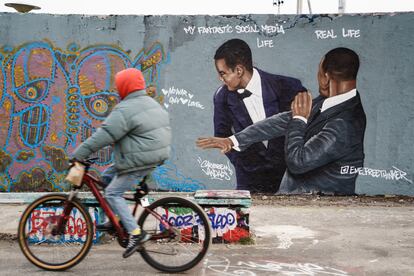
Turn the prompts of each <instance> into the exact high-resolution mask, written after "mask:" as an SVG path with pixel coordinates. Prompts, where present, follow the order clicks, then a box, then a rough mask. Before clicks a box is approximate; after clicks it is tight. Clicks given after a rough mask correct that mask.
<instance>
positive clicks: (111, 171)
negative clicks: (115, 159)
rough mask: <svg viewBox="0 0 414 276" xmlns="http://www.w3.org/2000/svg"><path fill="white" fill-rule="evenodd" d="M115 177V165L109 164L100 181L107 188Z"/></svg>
mask: <svg viewBox="0 0 414 276" xmlns="http://www.w3.org/2000/svg"><path fill="white" fill-rule="evenodd" d="M115 175H116V169H115V165H114V164H111V165H110V166H109V167H108V168H106V169H105V170H104V171H103V172H102V175H101V180H102V182H103V184H105V187H104V188H106V187H108V185H109V183H111V181H112V179H114V177H115Z"/></svg>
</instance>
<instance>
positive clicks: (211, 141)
mask: <svg viewBox="0 0 414 276" xmlns="http://www.w3.org/2000/svg"><path fill="white" fill-rule="evenodd" d="M196 145H197V147H199V148H202V149H220V151H221V152H222V153H227V152H229V151H231V149H232V147H233V142H232V141H231V140H230V138H219V137H207V138H203V137H200V138H198V139H197V141H196Z"/></svg>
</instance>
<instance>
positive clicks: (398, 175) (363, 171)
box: [341, 166, 413, 184]
mask: <svg viewBox="0 0 414 276" xmlns="http://www.w3.org/2000/svg"><path fill="white" fill-rule="evenodd" d="M341 174H358V175H366V176H371V177H375V178H383V179H386V180H397V181H398V180H405V181H407V182H409V183H411V184H412V183H413V182H412V180H410V179H408V178H407V177H406V176H407V173H406V172H404V171H402V170H400V169H399V168H397V167H394V166H393V169H391V170H389V171H388V170H380V169H371V168H366V167H354V166H342V167H341Z"/></svg>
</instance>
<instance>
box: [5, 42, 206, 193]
mask: <svg viewBox="0 0 414 276" xmlns="http://www.w3.org/2000/svg"><path fill="white" fill-rule="evenodd" d="M0 58H1V63H0V65H1V70H0V72H1V75H0V79H1V82H0V93H1V94H0V132H1V133H0V134H1V135H0V146H1V147H0V191H10V192H15V191H18V192H23V191H30V192H34V191H36V192H41V191H62V190H66V189H67V188H68V187H65V186H62V185H64V184H63V181H62V179H63V178H64V176H65V173H66V169H67V163H68V159H69V156H70V153H71V152H72V151H73V150H74V149H75V148H76V146H77V145H78V144H80V143H81V142H83V141H85V140H86V139H87V138H88V137H89V136H90V135H91V134H92V133H93V132H94V130H95V129H96V128H97V127H98V126H99V125H100V124H101V122H102V121H103V120H104V119H105V117H106V116H107V115H108V114H109V113H110V111H111V110H112V108H113V107H114V106H115V105H116V104H117V103H118V102H119V98H118V94H117V93H116V90H115V85H114V75H115V74H116V73H117V72H118V71H120V70H123V69H125V68H128V67H135V68H137V69H140V70H141V71H142V72H143V73H144V76H145V79H146V82H147V84H148V86H150V87H151V88H153V89H150V90H148V91H149V94H150V95H151V96H152V97H153V98H155V99H156V100H158V101H159V102H160V103H161V104H162V103H163V99H164V96H163V95H162V94H161V95H160V94H159V93H157V89H156V86H157V82H158V79H159V75H160V70H161V67H162V65H163V64H164V63H166V61H167V55H166V54H165V52H164V49H163V46H162V45H161V44H160V43H158V42H157V43H154V44H153V45H152V46H151V47H150V48H149V49H142V50H141V51H140V52H139V53H138V55H137V56H136V57H135V58H134V59H131V58H130V57H129V55H128V54H127V53H126V52H125V51H123V50H122V49H118V48H116V47H112V46H107V45H97V46H93V47H88V48H85V49H80V48H79V46H78V45H76V44H70V45H69V46H68V47H67V50H65V51H63V50H60V49H55V48H54V47H53V45H52V44H51V43H48V42H32V43H28V44H25V45H21V46H19V47H16V48H10V47H4V48H3V52H2V53H1V56H0ZM94 155H95V156H94V157H98V161H97V162H96V166H94V168H93V169H92V170H95V171H96V172H98V171H100V170H103V168H104V167H105V166H106V165H108V164H110V163H111V161H112V150H111V148H110V147H106V148H104V149H101V150H100V151H99V152H97V153H95V154H94ZM172 168H174V165H173V164H171V163H168V164H166V165H165V166H164V167H162V168H159V169H158V170H161V171H163V170H168V171H171V173H170V175H169V177H170V178H171V179H177V175H179V172H178V170H177V169H176V168H175V169H174V170H173V169H172ZM158 175H160V173H159V172H157V171H156V172H155V176H158ZM154 178H155V180H156V183H158V181H157V180H159V183H161V184H162V187H164V188H166V189H173V190H180V189H181V188H183V189H190V190H194V189H198V188H199V187H202V185H201V184H197V185H195V186H194V187H190V188H189V187H188V185H186V184H185V183H184V184H185V185H183V186H181V184H182V183H183V182H182V181H181V182H180V179H179V180H178V181H175V182H174V183H170V182H171V181H170V182H166V181H165V176H164V177H163V178H162V177H161V176H159V177H154ZM161 178H162V179H161ZM188 181H190V179H189V180H188Z"/></svg>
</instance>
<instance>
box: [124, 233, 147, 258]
mask: <svg viewBox="0 0 414 276" xmlns="http://www.w3.org/2000/svg"><path fill="white" fill-rule="evenodd" d="M150 238H151V235H150V234H148V233H147V232H145V231H144V230H141V234H140V235H129V242H128V245H127V248H126V250H125V252H124V254H122V257H124V258H128V257H129V256H131V255H132V254H134V253H135V251H137V249H138V248H139V247H140V246H141V245H142V244H143V243H144V242H146V241H148V240H149V239H150Z"/></svg>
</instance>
